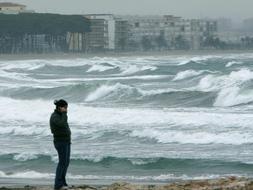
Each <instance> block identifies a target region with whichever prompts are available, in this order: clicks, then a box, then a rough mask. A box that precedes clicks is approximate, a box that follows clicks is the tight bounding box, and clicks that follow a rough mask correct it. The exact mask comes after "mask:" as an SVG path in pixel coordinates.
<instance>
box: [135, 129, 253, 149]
mask: <svg viewBox="0 0 253 190" xmlns="http://www.w3.org/2000/svg"><path fill="white" fill-rule="evenodd" d="M131 136H133V137H140V138H151V139H155V140H157V141H158V142H160V143H179V144H232V145H240V144H245V143H253V139H252V138H253V134H251V133H246V132H245V133H242V132H240V131H236V132H221V133H217V132H215V133H210V132H198V131H196V132H193V131H191V132H187V131H186V132H184V131H170V130H167V131H162V130H161V131H159V130H156V129H144V130H135V131H133V132H132V134H131Z"/></svg>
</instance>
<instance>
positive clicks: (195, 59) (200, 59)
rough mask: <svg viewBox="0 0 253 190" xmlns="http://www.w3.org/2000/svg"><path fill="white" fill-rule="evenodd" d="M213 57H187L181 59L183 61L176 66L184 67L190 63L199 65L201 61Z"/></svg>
mask: <svg viewBox="0 0 253 190" xmlns="http://www.w3.org/2000/svg"><path fill="white" fill-rule="evenodd" d="M214 57H216V56H211V55H210V56H209V55H208V56H197V57H188V58H183V59H184V60H182V61H181V62H180V63H179V64H178V66H182V65H186V64H188V63H190V62H196V63H201V61H206V60H208V59H210V58H214ZM180 59H182V58H180Z"/></svg>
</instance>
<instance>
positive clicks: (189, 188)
mask: <svg viewBox="0 0 253 190" xmlns="http://www.w3.org/2000/svg"><path fill="white" fill-rule="evenodd" d="M52 188H53V186H52V185H24V186H20V185H14V184H13V185H12V186H3V185H1V186H0V190H50V189H52ZM70 189H72V190H204V189H205V190H218V189H219V190H252V189H253V181H252V179H248V178H238V177H233V176H231V177H226V178H219V179H203V180H187V181H176V182H171V183H167V184H153V183H150V184H142V183H129V182H115V183H112V184H110V185H101V184H97V185H96V184H93V185H87V184H82V185H80V184H78V185H72V186H70Z"/></svg>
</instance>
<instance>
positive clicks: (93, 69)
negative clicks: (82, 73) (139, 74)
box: [86, 65, 115, 72]
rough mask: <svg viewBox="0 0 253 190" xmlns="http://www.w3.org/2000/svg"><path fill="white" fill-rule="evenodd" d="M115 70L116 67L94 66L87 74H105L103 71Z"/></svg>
mask: <svg viewBox="0 0 253 190" xmlns="http://www.w3.org/2000/svg"><path fill="white" fill-rule="evenodd" d="M114 68H115V67H110V66H104V65H93V66H91V67H90V68H89V69H88V70H87V71H86V72H93V71H99V72H103V71H107V70H111V69H114Z"/></svg>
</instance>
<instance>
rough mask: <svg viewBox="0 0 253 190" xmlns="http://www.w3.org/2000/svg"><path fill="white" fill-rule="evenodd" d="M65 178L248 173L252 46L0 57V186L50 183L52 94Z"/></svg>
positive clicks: (252, 128) (161, 178)
mask: <svg viewBox="0 0 253 190" xmlns="http://www.w3.org/2000/svg"><path fill="white" fill-rule="evenodd" d="M62 98H63V99H65V100H67V101H68V102H69V108H68V122H69V125H70V128H71V131H72V144H71V162H70V166H69V169H68V175H67V180H68V181H69V183H70V184H110V183H113V182H116V181H126V182H133V183H149V184H156V183H169V182H171V181H181V180H192V179H193V180H194V179H214V178H220V177H226V176H240V177H249V178H252V177H253V53H224V54H222V53H219V54H210V55H209V54H206V55H154V56H152V55H145V56H137V55H136V56H105V57H104V56H100V57H95V56H94V57H86V58H85V57H69V58H68V57H65V58H48V57H46V56H45V57H40V58H36V57H33V58H27V59H24V58H22V59H18V58H15V59H4V58H2V59H0V147H1V148H0V185H1V186H2V185H8V184H53V181H54V175H55V169H56V165H57V161H58V157H57V153H56V150H55V148H54V146H53V137H52V134H51V131H50V127H49V118H50V115H51V113H52V112H53V111H54V109H55V107H54V104H53V102H54V100H55V99H62Z"/></svg>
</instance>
